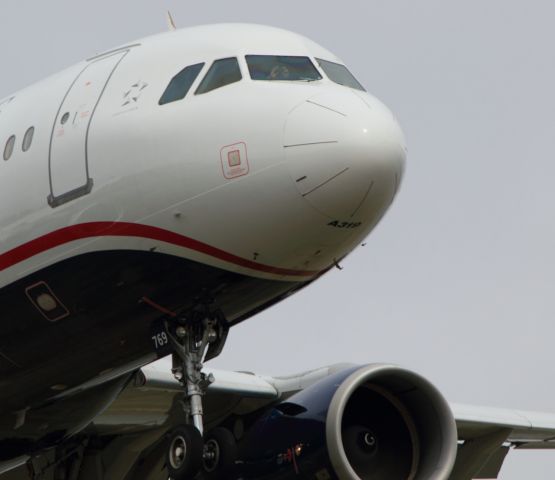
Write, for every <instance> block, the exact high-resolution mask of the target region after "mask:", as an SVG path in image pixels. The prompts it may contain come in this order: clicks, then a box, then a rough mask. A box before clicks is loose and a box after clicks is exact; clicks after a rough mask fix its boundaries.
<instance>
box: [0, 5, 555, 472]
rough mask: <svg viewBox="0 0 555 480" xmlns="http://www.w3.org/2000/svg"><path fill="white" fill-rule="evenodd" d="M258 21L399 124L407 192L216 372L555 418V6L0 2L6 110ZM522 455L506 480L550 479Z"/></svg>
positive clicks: (241, 341)
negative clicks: (149, 40) (317, 57)
mask: <svg viewBox="0 0 555 480" xmlns="http://www.w3.org/2000/svg"><path fill="white" fill-rule="evenodd" d="M166 9H171V10H172V12H173V14H174V18H175V21H176V23H177V24H178V26H179V27H186V26H190V25H195V24H202V23H216V22H222V21H225V22H228V21H246V22H256V23H265V24H270V25H276V26H280V27H283V28H287V29H290V30H293V31H297V32H299V33H302V34H304V35H306V36H308V37H310V38H312V39H313V40H315V41H317V42H319V43H321V44H322V45H324V46H325V47H327V48H329V49H330V50H332V51H334V52H335V53H336V54H337V55H339V56H340V57H341V58H343V59H344V60H345V61H346V62H347V64H348V65H349V66H350V68H351V69H352V70H353V71H354V72H355V73H356V75H357V76H358V77H359V80H360V81H361V82H362V83H363V84H364V85H366V87H367V88H368V89H369V91H370V92H371V93H373V94H374V95H376V96H377V97H378V98H380V99H381V100H383V101H384V102H385V103H386V104H387V105H389V107H390V108H391V109H392V110H393V111H394V112H395V114H396V115H397V117H398V118H399V120H400V122H401V124H402V126H403V128H404V131H405V133H406V136H407V138H408V145H409V158H408V163H407V172H406V176H405V180H404V184H403V186H402V189H401V192H400V194H399V196H398V198H397V200H396V202H395V203H394V205H393V208H392V209H391V211H390V212H389V214H388V215H387V216H386V218H385V219H384V221H383V222H382V223H381V224H380V225H379V226H378V228H377V229H376V231H375V232H373V233H372V234H371V235H370V237H369V239H368V243H367V245H366V247H364V248H361V249H359V250H357V251H356V252H354V253H353V254H352V255H351V256H350V257H349V258H348V259H347V260H346V261H345V262H344V267H345V268H344V270H343V271H341V272H340V271H332V272H331V273H329V274H328V275H327V276H326V277H324V278H323V279H321V280H320V281H319V282H317V283H316V284H314V285H312V286H311V287H309V288H308V289H306V290H304V291H303V292H302V293H301V294H299V295H297V296H295V297H293V298H290V299H288V300H287V301H285V302H283V303H282V304H280V305H278V306H277V307H274V308H272V309H270V310H269V311H267V312H264V313H262V314H261V315H259V316H257V317H255V318H253V319H251V320H249V321H248V322H246V323H244V324H243V325H241V326H238V327H236V328H235V329H234V330H233V331H232V332H231V337H230V341H229V343H228V345H227V350H226V352H225V353H224V354H223V355H222V356H221V357H220V358H219V359H217V360H216V361H214V362H213V365H214V366H217V367H219V368H228V369H240V370H255V371H259V372H264V373H271V374H280V373H290V372H294V371H300V370H304V369H307V368H312V367H317V366H321V365H325V364H330V363H335V362H339V361H352V362H360V363H365V362H383V361H386V362H394V363H398V364H401V365H403V366H405V367H408V368H411V369H414V370H416V371H418V372H419V373H421V374H423V375H425V376H426V377H428V378H429V379H430V380H431V381H432V382H434V383H435V384H436V385H437V387H438V388H440V389H441V390H442V391H443V393H444V394H445V395H446V396H447V398H448V399H449V400H451V401H457V402H466V403H476V404H485V405H492V406H508V407H514V408H520V409H532V410H546V411H553V412H555V382H554V381H552V379H553V370H552V367H551V365H552V362H553V355H552V347H553V343H554V337H555V295H554V292H555V288H554V287H555V274H554V270H553V265H555V222H554V212H555V189H554V188H553V186H552V181H553V179H554V178H555V162H554V160H555V159H554V158H553V157H554V153H553V152H554V151H555V148H554V147H555V95H554V91H553V89H554V88H555V63H554V55H553V45H554V44H555V30H554V29H553V24H552V21H553V18H554V14H555V5H554V4H553V3H552V2H549V1H547V0H546V1H532V0H529V1H527V2H517V1H513V0H465V1H458V2H454V1H445V0H443V1H440V0H435V1H433V0H419V1H415V0H405V1H401V0H387V1H386V0H383V1H377V0H366V1H364V2H362V1H355V0H342V1H341V2H323V1H322V0H303V1H302V2H300V1H298V0H297V1H294V0H281V1H279V2H266V1H260V0H258V1H250V0H249V1H246V0H237V1H234V2H230V1H211V2H189V1H187V2H186V1H183V0H180V1H178V0H173V1H169V0H168V1H162V0H159V1H156V0H118V1H117V2H115V1H113V0H112V1H108V0H95V1H93V2H81V1H75V0H63V1H62V0H49V1H47V2H42V1H40V2H39V1H36V2H29V1H22V0H2V5H1V7H0V22H1V28H0V45H2V47H1V53H2V69H1V71H2V74H1V76H0V97H3V96H5V95H8V94H10V93H12V92H13V91H15V90H17V89H19V88H21V87H23V86H26V85H28V84H30V83H33V82H34V81H36V80H39V79H41V78H42V77H44V76H46V75H48V74H51V73H54V72H56V71H57V70H60V69H62V68H64V67H66V66H69V65H70V64H72V63H75V62H76V61H79V60H81V59H82V58H85V57H88V56H90V55H91V54H93V53H96V52H100V51H102V50H105V49H108V48H110V47H112V46H115V45H118V44H121V43H125V42H128V41H130V40H133V39H135V38H139V37H143V36H146V35H149V34H151V33H158V32H160V31H162V30H164V29H165V28H166V25H165V10H166ZM554 476H555V452H553V453H551V452H539V453H538V452H514V453H512V454H511V455H509V457H508V460H507V462H506V465H505V467H504V469H503V472H502V475H501V478H502V479H504V480H522V479H523V478H526V479H527V480H528V479H531V480H548V479H549V480H551V479H553V478H554Z"/></svg>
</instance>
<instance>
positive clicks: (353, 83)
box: [316, 58, 366, 92]
mask: <svg viewBox="0 0 555 480" xmlns="http://www.w3.org/2000/svg"><path fill="white" fill-rule="evenodd" d="M316 61H317V62H318V64H319V65H320V67H322V70H324V72H325V73H326V75H327V76H328V77H329V79H330V80H331V81H332V82H335V83H338V84H339V85H345V86H346V87H350V88H355V89H356V90H362V91H363V92H365V91H366V89H365V88H364V87H363V86H362V85H361V84H360V83H359V81H358V80H357V79H356V78H355V77H354V76H353V74H352V73H351V72H349V70H347V67H346V66H345V65H341V64H340V63H334V62H330V61H328V60H321V59H320V58H317V59H316Z"/></svg>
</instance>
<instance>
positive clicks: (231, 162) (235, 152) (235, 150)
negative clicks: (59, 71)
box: [220, 142, 249, 180]
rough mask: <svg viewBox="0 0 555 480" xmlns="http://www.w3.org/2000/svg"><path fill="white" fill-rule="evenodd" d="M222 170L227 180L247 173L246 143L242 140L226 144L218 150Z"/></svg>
mask: <svg viewBox="0 0 555 480" xmlns="http://www.w3.org/2000/svg"><path fill="white" fill-rule="evenodd" d="M220 159H221V163H222V172H223V174H224V177H225V178H227V179H228V180H230V179H232V178H237V177H242V176H243V175H246V174H247V173H249V159H248V156H247V145H246V143H244V142H239V143H234V144H233V145H227V146H225V147H223V148H222V149H221V151H220Z"/></svg>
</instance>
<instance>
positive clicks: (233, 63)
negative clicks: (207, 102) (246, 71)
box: [195, 57, 243, 95]
mask: <svg viewBox="0 0 555 480" xmlns="http://www.w3.org/2000/svg"><path fill="white" fill-rule="evenodd" d="M242 78H243V76H242V75H241V69H240V68H239V62H238V61H237V59H236V58H235V57H232V58H222V59H221V60H216V61H215V62H214V63H213V64H212V66H211V67H210V69H209V70H208V73H207V74H206V76H205V77H204V78H203V79H202V82H200V85H199V87H198V88H197V91H196V92H195V95H200V94H202V93H208V92H211V91H212V90H216V89H217V88H221V87H225V86H226V85H229V84H231V83H235V82H239V81H240V80H241V79H242Z"/></svg>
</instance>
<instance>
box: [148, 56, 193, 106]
mask: <svg viewBox="0 0 555 480" xmlns="http://www.w3.org/2000/svg"><path fill="white" fill-rule="evenodd" d="M202 67H204V63H197V64H196V65H191V66H189V67H186V68H184V69H183V70H181V72H179V73H178V74H177V75H176V76H175V77H173V78H172V79H171V82H170V84H169V85H168V87H167V88H166V91H165V92H164V94H163V95H162V97H161V98H160V101H159V102H158V104H159V105H165V104H166V103H171V102H177V101H178V100H183V99H184V98H185V96H186V95H187V93H188V92H189V89H190V88H191V85H193V83H194V81H195V80H196V78H197V77H198V74H199V73H200V71H201V70H202Z"/></svg>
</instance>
